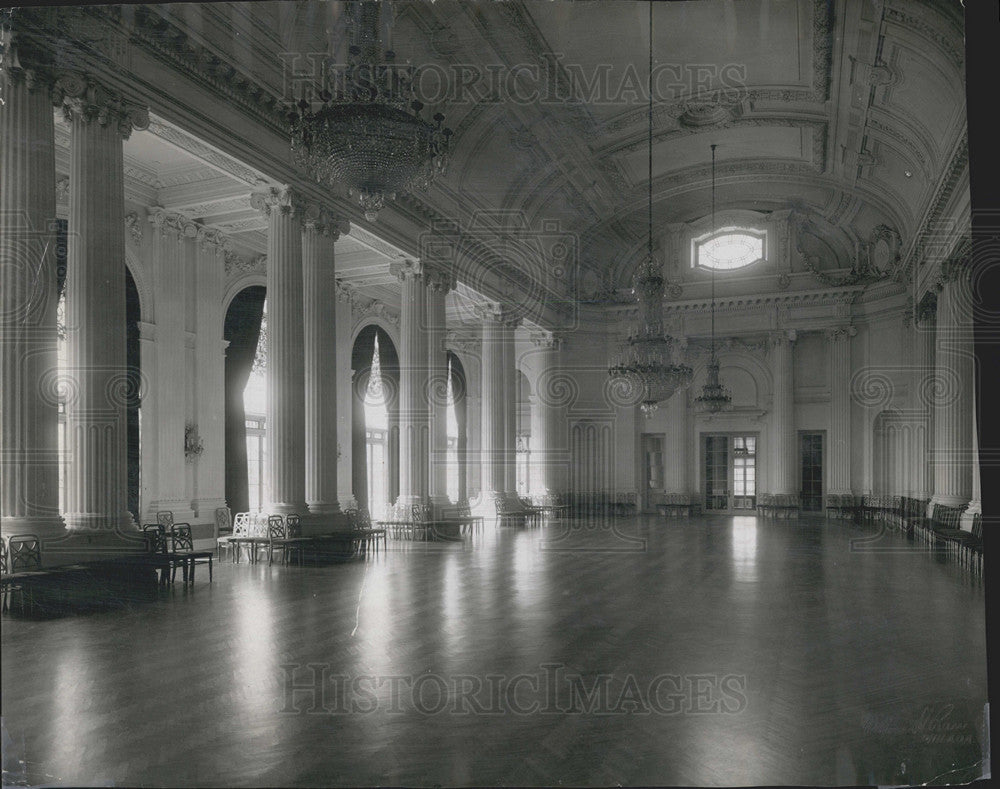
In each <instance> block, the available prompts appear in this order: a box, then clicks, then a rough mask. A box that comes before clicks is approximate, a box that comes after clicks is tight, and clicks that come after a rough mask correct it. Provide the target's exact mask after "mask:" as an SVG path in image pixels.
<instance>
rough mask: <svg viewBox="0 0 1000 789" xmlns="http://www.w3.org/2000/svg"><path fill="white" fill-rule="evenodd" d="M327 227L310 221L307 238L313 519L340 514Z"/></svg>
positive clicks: (332, 235)
mask: <svg viewBox="0 0 1000 789" xmlns="http://www.w3.org/2000/svg"><path fill="white" fill-rule="evenodd" d="M338 235H339V232H338V231H336V230H335V229H334V228H331V227H330V226H329V224H328V223H327V222H322V221H320V222H308V223H307V225H306V229H305V230H304V232H303V234H302V281H303V288H304V311H303V327H304V328H303V330H304V334H305V431H306V436H305V451H306V487H305V494H306V504H307V505H308V506H309V512H310V513H311V514H313V515H320V516H321V515H336V514H337V513H339V512H340V504H339V502H338V499H337V495H338V490H337V364H336V361H337V298H336V281H335V279H334V241H335V240H336V238H337V237H338Z"/></svg>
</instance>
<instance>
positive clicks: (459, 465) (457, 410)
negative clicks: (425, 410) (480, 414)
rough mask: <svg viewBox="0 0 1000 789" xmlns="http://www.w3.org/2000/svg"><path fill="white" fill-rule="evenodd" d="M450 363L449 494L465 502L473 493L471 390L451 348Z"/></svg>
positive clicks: (460, 364)
mask: <svg viewBox="0 0 1000 789" xmlns="http://www.w3.org/2000/svg"><path fill="white" fill-rule="evenodd" d="M447 364H448V405H447V438H448V460H447V462H448V484H447V491H448V498H449V499H451V500H452V501H454V502H456V503H459V504H465V503H466V502H467V500H468V497H469V492H468V491H469V479H468V451H469V434H468V401H467V399H466V392H467V391H468V388H467V383H466V377H465V368H464V367H463V366H462V362H461V361H460V360H459V358H458V357H457V356H456V355H455V354H454V353H452V352H451V351H448V352H447Z"/></svg>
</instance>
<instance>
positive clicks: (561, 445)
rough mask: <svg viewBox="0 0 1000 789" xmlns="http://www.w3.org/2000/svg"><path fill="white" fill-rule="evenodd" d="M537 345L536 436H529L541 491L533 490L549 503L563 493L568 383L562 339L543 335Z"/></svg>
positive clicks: (564, 486) (538, 497)
mask: <svg viewBox="0 0 1000 789" xmlns="http://www.w3.org/2000/svg"><path fill="white" fill-rule="evenodd" d="M534 344H535V345H536V347H537V348H538V362H537V363H538V370H539V374H538V381H537V384H536V390H537V391H536V393H535V398H534V400H535V407H536V408H537V409H538V419H537V424H538V428H539V429H538V437H537V440H536V438H535V436H534V435H533V436H532V444H533V446H532V448H531V457H532V462H533V465H534V466H535V467H536V468H537V469H538V470H539V472H540V473H539V474H538V478H539V480H540V482H541V490H537V491H534V492H533V497H534V498H535V499H536V500H539V501H542V502H547V503H552V502H555V501H557V500H558V499H559V497H560V496H561V495H562V494H564V493H565V492H566V484H567V482H566V481H567V474H566V471H567V461H566V456H567V454H568V447H567V424H566V401H567V397H566V395H567V394H568V391H567V390H568V382H567V381H566V379H565V378H564V376H563V373H562V369H561V353H560V350H561V346H562V341H561V339H559V338H557V337H551V336H545V337H542V338H540V339H536V340H534Z"/></svg>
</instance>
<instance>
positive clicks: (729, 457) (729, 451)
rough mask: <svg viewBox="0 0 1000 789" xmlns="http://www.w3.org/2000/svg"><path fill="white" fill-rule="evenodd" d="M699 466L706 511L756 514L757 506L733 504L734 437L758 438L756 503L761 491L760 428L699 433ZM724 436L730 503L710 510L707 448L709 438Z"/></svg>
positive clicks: (703, 507) (755, 460)
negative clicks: (708, 501)
mask: <svg viewBox="0 0 1000 789" xmlns="http://www.w3.org/2000/svg"><path fill="white" fill-rule="evenodd" d="M698 436H699V439H698V467H699V469H700V474H699V476H700V478H701V484H700V486H699V488H700V489H699V491H698V495H699V502H698V504H699V507H700V509H701V510H702V511H703V512H705V513H711V514H713V515H739V514H747V513H753V514H756V512H757V508H756V507H752V508H736V507H734V506H733V498H734V496H735V494H734V488H735V485H734V484H733V483H734V469H735V463H734V460H735V457H736V455H735V452H734V450H733V441H732V439H734V438H736V437H737V436H740V437H746V438H753V439H756V445H755V451H754V496H753V498H754V502H755V503H756V501H757V499H758V497H759V495H760V492H759V490H758V485H759V483H760V473H759V472H760V462H759V459H760V456H761V454H760V449H761V445H760V431H759V430H712V431H702V432H699V433H698ZM709 437H712V438H716V437H724V438H726V440H727V442H726V488H727V491H728V496H727V502H728V505H727V507H726V509H724V510H710V509H708V508H706V507H705V499H706V497H707V496H708V477H707V475H706V474H705V450H706V446H707V442H708V438H709Z"/></svg>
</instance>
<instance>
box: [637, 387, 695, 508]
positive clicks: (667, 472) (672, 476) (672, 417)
mask: <svg viewBox="0 0 1000 789" xmlns="http://www.w3.org/2000/svg"><path fill="white" fill-rule="evenodd" d="M687 398H688V393H687V390H686V389H679V390H677V391H676V392H674V394H673V395H672V396H671V397H670V399H669V400H668V401H667V412H668V414H669V416H668V417H667V423H668V425H669V427H668V433H667V436H666V452H665V454H664V458H663V465H664V477H665V479H664V491H663V492H664V493H667V494H671V493H672V494H688V493H690V492H691V490H690V487H691V482H690V471H689V468H688V403H687ZM644 484H645V483H644Z"/></svg>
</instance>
